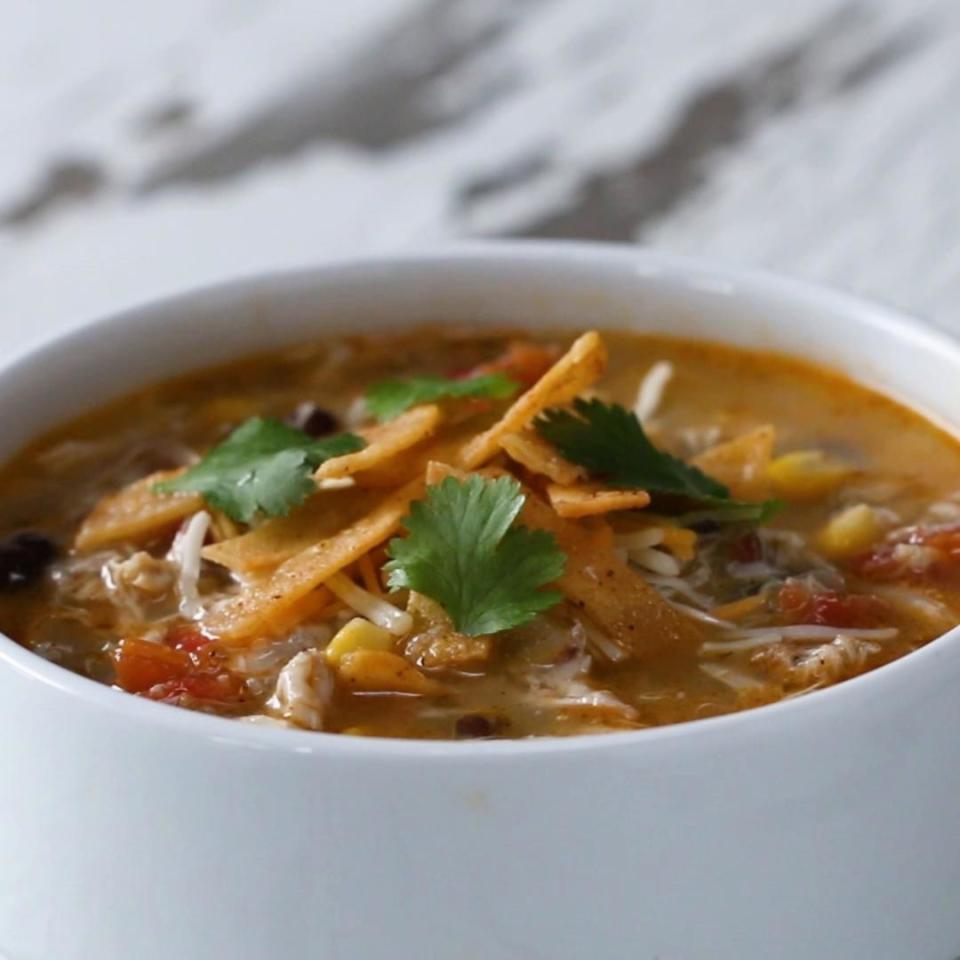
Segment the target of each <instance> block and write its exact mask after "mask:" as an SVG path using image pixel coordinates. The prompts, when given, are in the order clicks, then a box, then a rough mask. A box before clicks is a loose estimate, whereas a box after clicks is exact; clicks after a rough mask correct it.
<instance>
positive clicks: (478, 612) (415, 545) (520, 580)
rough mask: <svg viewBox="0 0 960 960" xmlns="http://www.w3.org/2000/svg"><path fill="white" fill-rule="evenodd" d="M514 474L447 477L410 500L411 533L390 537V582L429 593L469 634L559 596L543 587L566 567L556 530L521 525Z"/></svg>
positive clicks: (519, 617)
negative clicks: (493, 477)
mask: <svg viewBox="0 0 960 960" xmlns="http://www.w3.org/2000/svg"><path fill="white" fill-rule="evenodd" d="M524 499H525V498H524V495H523V494H522V493H521V492H520V485H519V484H518V483H517V482H516V481H515V480H513V479H511V478H509V477H499V478H497V479H496V480H487V479H485V478H483V477H479V476H476V475H474V476H471V477H468V478H467V479H466V480H464V481H461V480H457V479H456V478H454V477H447V478H446V479H445V480H444V481H443V482H442V483H440V484H439V485H437V486H431V487H427V496H426V499H425V500H420V501H417V502H415V503H414V504H412V506H411V508H410V515H409V516H408V517H407V519H406V520H405V522H404V524H405V526H406V529H407V536H406V537H403V538H396V539H394V540H391V541H390V545H389V547H388V550H387V553H388V554H389V555H390V557H391V558H392V559H391V560H390V562H389V563H388V564H387V566H386V569H387V571H388V572H389V574H390V579H389V585H390V587H391V589H394V590H397V589H401V588H404V587H407V588H409V589H411V590H416V591H418V592H419V593H422V594H425V595H426V596H428V597H430V598H431V599H432V600H435V601H436V602H437V603H439V604H440V606H442V607H443V608H444V610H446V612H447V614H448V615H449V616H450V619H451V620H452V621H453V625H454V626H455V627H456V629H457V630H458V631H459V632H460V633H465V634H467V635H468V636H478V635H481V634H489V633H497V632H498V631H500V630H506V629H508V628H510V627H517V626H520V625H521V624H524V623H528V622H529V621H530V620H532V619H534V617H536V615H537V614H538V613H542V612H543V611H544V610H547V609H549V608H550V607H552V606H553V605H554V604H556V603H558V602H559V601H560V599H561V596H560V594H559V593H558V592H557V591H556V590H542V589H540V588H541V587H543V586H544V585H545V584H548V583H550V582H551V581H553V580H556V579H557V578H558V577H559V576H560V575H561V574H562V573H563V570H564V566H565V564H566V556H565V555H564V553H563V552H562V551H561V550H560V548H559V547H558V546H557V543H556V541H555V540H554V537H553V534H551V533H547V532H546V531H544V530H529V529H527V528H526V527H523V526H515V525H514V521H515V520H516V519H517V516H518V515H519V514H520V511H521V509H522V508H523V503H524Z"/></svg>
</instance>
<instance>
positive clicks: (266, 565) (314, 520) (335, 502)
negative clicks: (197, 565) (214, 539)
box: [202, 488, 383, 573]
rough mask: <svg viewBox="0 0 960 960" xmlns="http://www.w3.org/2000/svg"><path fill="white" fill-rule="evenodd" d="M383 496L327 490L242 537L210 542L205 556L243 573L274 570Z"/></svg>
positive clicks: (206, 558) (356, 491) (354, 491)
mask: <svg viewBox="0 0 960 960" xmlns="http://www.w3.org/2000/svg"><path fill="white" fill-rule="evenodd" d="M382 496H383V494H382V493H381V494H380V495H379V496H378V495H377V494H376V493H375V492H373V491H369V490H359V489H356V488H350V489H346V490H324V491H321V492H320V493H315V494H314V495H313V496H312V497H310V499H309V500H307V502H306V503H304V504H303V505H302V506H301V507H298V508H297V509H296V510H294V511H293V512H292V513H291V514H289V515H288V516H286V517H272V518H271V519H269V520H264V521H263V523H261V524H259V525H258V526H256V527H254V529H252V530H250V531H248V532H247V533H245V534H243V535H242V536H239V537H232V538H231V539H229V540H222V541H220V542H219V543H211V544H209V545H207V546H206V547H204V548H203V553H202V556H203V558H204V560H211V561H213V562H214V563H219V564H220V565H221V566H224V567H229V568H230V569H231V570H235V571H237V572H239V573H250V572H253V571H257V570H267V569H272V568H273V567H277V566H279V565H280V564H281V563H283V562H284V561H285V560H289V559H290V558H291V557H292V556H295V555H296V554H298V553H300V552H301V551H303V550H306V549H307V548H308V547H311V546H313V544H315V543H316V542H317V541H318V540H324V539H326V538H328V537H332V536H333V535H334V534H336V533H337V532H338V531H340V530H342V529H343V528H344V527H346V526H349V524H351V523H353V522H354V521H355V520H358V519H359V518H360V517H362V516H364V515H365V514H367V513H369V512H370V511H371V510H372V509H373V508H374V507H375V506H376V504H377V503H378V502H379V501H380V499H382Z"/></svg>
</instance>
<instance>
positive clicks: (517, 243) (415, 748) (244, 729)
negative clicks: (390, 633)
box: [0, 240, 960, 763]
mask: <svg viewBox="0 0 960 960" xmlns="http://www.w3.org/2000/svg"><path fill="white" fill-rule="evenodd" d="M524 261H526V262H529V263H530V264H532V265H540V266H543V265H548V264H550V265H557V264H563V263H570V264H571V265H574V264H575V265H578V266H590V265H593V266H595V267H598V268H608V269H610V268H615V269H623V270H627V271H632V272H633V273H635V274H636V275H638V276H647V277H658V278H661V279H667V280H669V281H670V282H672V283H675V284H677V285H679V286H681V287H683V286H686V287H691V288H693V287H696V288H702V287H703V285H705V284H706V285H710V286H711V287H712V288H715V289H722V290H724V291H725V292H729V293H730V294H731V295H733V296H737V295H745V296H748V297H750V296H752V297H761V296H772V297H775V298H778V299H781V300H784V301H789V302H792V303H793V304H794V305H798V304H806V305H808V306H810V307H812V308H817V309H820V310H823V311H828V312H831V313H834V314H836V315H837V316H838V317H844V318H847V317H856V318H858V319H859V321H860V322H862V323H865V324H866V325H867V326H871V327H873V328H875V329H878V330H882V331H884V332H888V333H893V334H896V335H898V336H901V337H906V338H908V339H911V340H913V341H914V342H915V343H917V344H918V345H919V346H921V347H922V348H923V349H927V350H932V351H937V352H941V353H945V354H946V355H948V357H949V358H950V359H951V360H952V361H953V362H955V363H956V364H957V366H958V368H960V343H958V342H957V341H955V340H953V339H952V338H950V337H949V336H947V335H946V334H945V333H943V332H941V331H939V330H937V329H936V328H934V327H931V326H927V325H923V324H921V323H920V322H918V321H917V320H915V319H913V318H911V317H910V316H908V315H906V314H904V313H901V312H900V311H898V310H896V309H894V308H892V307H889V306H886V305H882V304H879V303H876V302H872V301H870V300H866V299H862V298H859V297H856V296H853V295H851V294H847V293H843V292H839V291H835V290H832V289H829V288H826V287H823V286H820V285H818V284H814V283H810V282H807V281H803V280H799V279H796V278H792V277H785V276H780V275H778V274H775V273H772V272H769V271H765V270H758V269H752V268H742V267H740V266H735V265H729V264H724V263H723V262H720V261H715V260H707V259H702V258H698V257H689V256H684V255H676V254H671V253H664V252H662V251H659V250H654V249H650V248H645V247H640V246H630V245H626V244H615V243H596V242H580V241H577V242H570V241H555V240H553V241H551V240H507V241H500V240H482V241H461V242H456V243H449V244H446V245H444V246H442V247H423V248H415V249H409V250H405V251H399V252H396V253H391V254H386V255H383V254H375V255H371V256H360V257H355V256H350V257H344V258H337V259H330V260H325V261H323V262H321V263H319V264H317V265H314V266H307V267H297V268H294V269H288V270H278V271H270V272H267V273H255V274H250V275H244V276H240V277H237V278H233V279H227V280H223V281H220V282H217V283H214V284H206V285H200V286H197V287H192V288H190V289H188V290H186V291H183V292H180V293H175V294H173V295H170V296H164V297H158V298H153V299H150V300H147V301H145V302H143V303H140V304H136V305H133V306H130V307H127V308H125V309H123V310H121V311H118V312H115V313H111V314H107V315H105V316H100V317H96V318H92V319H88V320H85V321H80V322H78V323H75V324H72V325H70V326H69V327H67V328H66V329H60V330H58V331H54V332H53V333H51V334H49V335H47V336H46V337H43V338H40V339H38V340H36V341H33V342H31V343H28V344H27V345H26V346H24V347H23V348H21V349H19V350H16V351H14V352H12V353H11V354H10V355H8V356H7V357H5V358H4V359H3V361H2V362H0V378H3V377H5V376H7V375H8V374H9V373H10V372H11V371H12V370H13V369H14V368H16V367H17V366H19V365H20V364H21V363H24V362H28V361H31V360H42V359H43V355H44V354H46V353H48V352H60V351H64V350H69V349H70V347H71V346H74V345H77V344H79V343H80V342H82V341H83V340H85V339H86V338H88V337H90V336H92V335H103V334H109V333H110V332H111V331H114V330H122V329H123V328H125V327H127V326H129V325H131V324H133V323H134V322H140V323H146V324H147V325H152V324H154V323H156V322H157V317H159V316H163V315H169V313H170V312H174V311H176V310H178V309H187V308H188V307H190V306H191V305H193V304H195V303H196V302H197V301H202V300H216V299H217V298H218V297H234V298H235V297H237V296H241V297H251V298H252V297H256V298H261V297H263V296H265V295H266V296H269V294H270V291H271V290H276V289H282V288H289V287H293V286H296V285H297V284H298V283H299V284H302V283H308V284H310V285H318V284H322V283H323V282H324V281H325V279H327V278H333V277H334V276H336V275H338V274H339V275H343V274H349V273H350V272H353V273H354V274H355V275H356V277H357V278H358V279H359V278H360V277H362V276H363V275H364V273H368V272H371V271H377V272H384V271H404V270H416V271H422V270H424V269H431V268H432V269H436V268H438V267H442V266H443V265H445V264H447V265H449V264H450V263H457V264H458V265H464V264H469V263H478V264H483V265H485V266H487V267H490V268H493V267H495V266H496V265H497V264H498V263H500V264H502V265H507V264H510V265H512V266H515V265H516V264H517V263H522V262H524ZM907 399H908V400H909V398H907ZM955 644H960V626H958V627H954V628H952V629H951V630H948V631H947V632H946V633H944V634H942V635H941V636H939V637H937V638H936V639H934V640H932V641H930V642H929V643H927V644H925V645H924V646H923V647H921V648H920V649H918V650H915V651H913V652H912V653H909V654H907V655H905V656H903V657H900V658H898V659H897V660H894V661H892V662H890V663H888V664H885V665H884V666H881V667H878V668H877V669H875V670H872V671H870V672H869V673H866V674H861V675H859V676H857V677H853V678H851V679H849V680H845V681H843V682H842V683H839V684H835V685H834V686H831V687H827V688H826V689H823V690H814V691H810V692H809V693H807V694H804V695H803V696H799V697H795V698H791V699H787V700H780V701H778V702H776V703H772V704H767V705H764V706H758V707H752V708H750V709H746V710H742V711H738V712H736V713H730V714H723V715H721V716H718V717H706V718H703V719H699V720H691V721H686V722H683V723H674V724H668V725H665V726H658V727H648V728H643V729H640V730H625V731H620V732H617V733H609V732H608V733H596V734H578V735H576V736H570V737H533V738H527V739H519V740H468V741H458V740H416V739H407V738H390V737H358V736H345V735H343V734H339V733H324V732H316V731H307V730H298V729H287V728H280V727H276V728H274V727H269V726H258V725H256V724H252V723H244V722H238V721H237V720H236V719H233V718H229V717H219V716H215V715H212V714H205V713H200V712H196V711H192V710H186V709H183V708H180V707H171V706H170V705H168V704H162V703H156V702H154V701H151V700H146V699H144V698H142V697H137V696H132V695H130V694H128V693H126V692H124V691H120V690H117V689H115V688H113V687H109V686H106V685H104V684H101V683H98V682H97V681H95V680H91V679H89V678H87V677H83V676H81V675H79V674H75V673H73V672H71V671H69V670H67V669H66V668H64V667H60V666H58V665H57V664H54V663H51V662H49V661H47V660H44V659H43V658H42V657H40V656H39V655H37V654H35V653H33V652H32V651H30V650H28V649H27V648H25V647H22V646H20V645H19V644H18V643H16V642H15V641H14V640H12V639H11V638H10V637H8V636H6V635H5V634H2V633H0V669H2V670H7V669H11V670H13V671H14V672H15V673H16V674H18V675H19V676H20V677H21V678H27V680H28V681H29V682H38V683H41V684H43V686H44V687H46V688H47V689H48V690H50V691H52V692H54V693H55V694H57V695H63V696H66V697H68V698H70V699H72V700H75V701H79V702H80V703H81V704H83V705H86V706H89V707H90V708H92V709H96V710H100V711H105V712H108V713H115V714H118V715H119V716H121V717H125V718H126V719H127V720H128V721H132V722H136V723H139V724H143V725H145V726H148V727H151V728H153V729H154V730H157V731H159V730H161V729H165V730H168V731H170V732H176V733H182V734H187V735H189V736H191V737H193V738H195V739H201V740H206V741H208V742H209V743H212V744H218V745H229V746H231V747H236V748H243V749H254V750H269V751H271V752H273V753H280V754H284V753H286V754H297V755H309V756H315V755H323V756H331V755H344V754H346V755H349V756H353V755H355V756H357V757H360V756H363V757H366V758H374V759H377V760H383V761H389V760H399V761H402V760H406V759H410V758H418V759H425V760H426V759H436V760H451V759H456V760H458V761H460V762H463V761H475V762H478V763H483V762H484V761H489V760H492V759H493V758H496V757H503V756H504V755H508V756H517V757H527V758H529V757H531V756H544V755H554V754H573V753H579V752H581V751H590V752H597V751H599V750H609V749H616V750H620V749H623V748H630V749H633V750H641V749H650V748H653V747H655V746H657V745H661V744H664V743H673V742H675V741H678V740H679V741H681V742H688V741H694V742H699V741H703V740H710V739H712V738H715V737H720V738H727V737H729V736H730V735H731V734H732V733H734V732H736V731H737V730H739V729H743V730H745V731H746V732H747V734H748V735H749V733H751V732H752V731H753V730H754V729H755V728H756V727H757V725H758V724H760V725H761V729H760V731H759V732H760V733H762V732H763V727H764V726H772V724H771V721H772V720H773V719H774V718H780V720H781V721H788V722H791V723H802V722H803V721H804V719H805V718H806V717H807V716H808V715H809V714H810V713H811V712H813V713H815V714H816V713H820V712H821V711H822V710H823V709H824V708H825V707H827V706H828V705H829V704H836V702H837V701H842V700H844V699H852V698H853V697H854V695H855V694H856V693H857V692H858V691H859V692H861V693H862V694H864V695H869V694H878V695H880V694H883V693H884V692H885V691H886V688H888V687H893V688H896V687H897V686H899V685H900V684H902V683H904V682H905V681H906V679H907V678H909V677H910V676H912V675H914V674H917V673H918V672H921V671H924V670H925V669H926V667H927V665H928V664H929V663H931V662H932V661H935V660H937V659H938V658H939V657H940V656H941V655H942V653H943V652H944V650H945V649H947V648H948V647H949V646H951V645H955Z"/></svg>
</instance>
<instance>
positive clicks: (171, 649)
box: [114, 627, 245, 704]
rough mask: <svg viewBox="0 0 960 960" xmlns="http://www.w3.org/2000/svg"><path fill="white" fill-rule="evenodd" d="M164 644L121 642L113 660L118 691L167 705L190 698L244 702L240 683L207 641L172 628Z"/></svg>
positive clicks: (131, 639) (191, 630)
mask: <svg viewBox="0 0 960 960" xmlns="http://www.w3.org/2000/svg"><path fill="white" fill-rule="evenodd" d="M165 640H166V642H165V643H153V642H151V641H149V640H142V639H139V638H136V637H129V638H127V639H125V640H123V641H122V642H121V643H120V646H119V648H118V649H117V652H116V654H115V655H114V663H115V666H116V683H117V686H119V687H122V688H123V689H124V690H126V691H127V692H128V693H136V694H140V695H141V696H144V697H147V698H149V699H150V700H161V701H163V702H166V703H179V702H181V700H182V699H184V698H189V699H192V700H199V701H204V702H208V703H219V704H230V703H237V702H239V701H241V700H242V699H243V698H244V693H245V688H244V684H243V680H242V679H241V678H240V677H238V676H236V675H235V674H233V673H231V672H230V671H229V670H227V669H226V668H225V667H224V666H223V657H222V654H221V653H220V651H219V649H218V648H217V645H216V644H215V643H214V642H213V641H212V640H211V638H209V637H206V636H204V635H203V634H202V633H200V632H199V631H197V630H195V629H194V628H192V627H182V628H181V627H174V628H171V630H170V632H169V633H168V634H167V636H166V638H165Z"/></svg>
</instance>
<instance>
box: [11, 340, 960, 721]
mask: <svg viewBox="0 0 960 960" xmlns="http://www.w3.org/2000/svg"><path fill="white" fill-rule="evenodd" d="M958 481H960V446H958V443H957V441H956V440H955V439H954V438H953V437H951V436H950V435H948V434H947V433H945V432H944V431H942V430H941V429H939V428H938V427H936V426H934V425H933V424H931V423H929V422H927V421H926V420H925V419H923V418H922V417H921V416H919V415H918V414H916V413H915V412H913V411H910V410H908V409H906V408H904V407H903V406H900V405H898V404H897V403H895V402H894V401H892V400H890V399H888V398H886V397H884V396H881V395H879V394H877V393H874V392H872V391H870V390H868V389H866V388H864V387H863V386H860V385H857V384H855V383H853V382H851V381H849V380H847V379H845V378H844V377H842V376H839V375H837V374H835V373H832V372H829V371H826V370H821V369H817V368H814V367H812V366H809V365H806V364H805V363H803V362H800V361H797V360H794V359H789V358H785V357H782V356H777V355H771V354H760V353H751V352H748V351H744V350H737V349H732V348H728V347H724V346H719V345H715V344H709V343H699V342H685V341H678V340H672V339H667V338H662V337H652V336H640V335H634V334H627V333H604V334H603V335H602V336H600V335H598V334H596V333H593V332H591V333H587V334H584V335H582V336H580V337H578V338H575V337H573V336H571V335H568V334H555V335H541V334H537V335H527V334H525V333H520V332H517V331H496V332H490V331H471V330H456V329H448V330H420V331H415V332H412V333H408V334H404V335H402V336H395V335H390V336H387V335H376V336H352V337H341V338H336V339H328V340H324V341H322V342H319V343H315V344H310V345H306V346H299V347H297V348H296V349H287V350H284V351H280V352H275V353H270V354H265V355H260V356H256V357H254V358H251V359H246V360H243V361H241V362H238V363H234V364H231V365H228V366H224V367H219V368H216V369H211V370H205V371H203V372H201V373H195V374H191V375H189V376H186V377H182V378H179V379H177V380H174V381H170V382H166V383H163V384H160V385H158V386H153V387H150V388H148V389H145V390H143V391H141V392H139V393H136V394H134V395H132V396H128V397H125V398H124V399H122V400H120V401H118V402H115V403H112V404H110V405H109V406H106V407H104V408H102V409H100V410H97V411H96V412H94V413H91V414H88V415H86V416H83V417H81V418H80V419H78V420H75V421H73V422H72V423H69V424H67V425H66V426H63V427H61V428H59V429H57V430H55V431H53V432H51V433H50V434H48V435H46V436H44V437H43V438H42V439H40V440H39V441H37V442H36V443H34V444H33V445H32V446H31V447H30V448H28V449H27V450H25V451H24V452H23V453H22V454H21V455H19V456H18V457H17V458H16V459H15V460H14V461H13V462H11V463H10V464H9V465H7V466H6V467H5V468H4V470H3V472H2V474H0V535H2V538H3V539H2V543H0V628H2V630H3V631H4V632H5V633H7V634H8V635H9V636H11V637H13V638H14V639H15V640H16V641H18V642H19V643H21V644H23V645H24V646H26V647H28V648H29V649H31V650H33V651H34V652H36V653H37V654H39V655H40V656H42V657H45V658H46V659H48V660H51V661H53V662H54V663H58V664H61V665H62V666H64V667H66V668H68V669H70V670H73V671H76V672H78V673H81V674H83V675H85V676H88V677H91V678H93V679H95V680H98V681H100V682H103V683H106V684H112V685H114V686H116V687H118V688H120V689H122V690H126V691H128V692H129V693H132V694H135V695H138V696H142V697H147V698H150V699H152V700H157V701H162V702H164V703H169V704H175V705H179V706H181V707H187V708H191V709H195V710H202V711H207V712H211V713H216V714H221V715H224V716H229V717H236V718H238V719H240V720H243V721H245V722H256V723H263V724H276V725H285V726H290V727H297V728H303V729H307V730H324V731H330V732H338V733H346V734H353V735H374V736H394V737H417V738H448V739H449V738H492V737H527V736H537V735H567V734H576V733H587V732H600V731H608V730H623V729H636V728H641V727H646V726H655V725H660V724H667V723H675V722H680V721H686V720H692V719H696V718H700V717H708V716H714V715H718V714H723V713H728V712H732V711H736V710H741V709H744V708H747V707H751V706H757V705H760V704H765V703H771V702H774V701H777V700H781V699H784V698H787V697H793V696H797V695H798V694H803V693H806V692H809V691H811V690H817V689H821V688H823V687H826V686H829V685H831V684H834V683H837V682H839V681H843V680H845V679H847V678H849V677H852V676H855V675H857V674H860V673H863V672H865V671H868V670H871V669H874V668H876V667H878V666H880V665H882V664H884V663H887V662H888V661H890V660H893V659H895V658H897V657H900V656H902V655H904V654H906V653H909V652H910V651H911V650H914V649H916V648H917V647H919V646H921V645H922V644H924V643H927V642H928V641H930V640H931V639H933V638H934V637H936V636H938V635H939V634H941V633H943V632H944V631H945V630H946V629H948V628H950V627H951V626H953V625H955V624H956V623H957V621H958V619H960V617H958V611H960V482H958Z"/></svg>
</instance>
